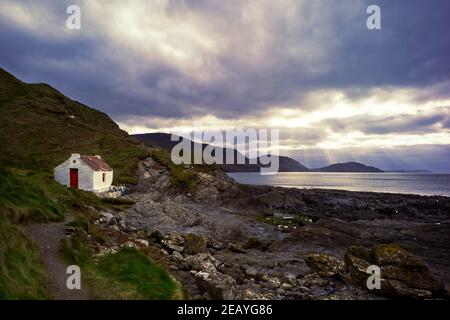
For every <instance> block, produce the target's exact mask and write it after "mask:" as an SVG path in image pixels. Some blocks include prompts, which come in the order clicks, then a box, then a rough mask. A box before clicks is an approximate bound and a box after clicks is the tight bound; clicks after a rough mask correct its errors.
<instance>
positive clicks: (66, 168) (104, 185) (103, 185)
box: [54, 153, 113, 192]
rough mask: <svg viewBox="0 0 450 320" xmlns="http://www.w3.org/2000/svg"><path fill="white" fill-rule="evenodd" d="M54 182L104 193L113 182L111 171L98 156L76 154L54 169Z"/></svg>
mask: <svg viewBox="0 0 450 320" xmlns="http://www.w3.org/2000/svg"><path fill="white" fill-rule="evenodd" d="M54 174H55V180H56V181H58V182H59V183H61V184H62V185H65V186H66V187H70V188H76V189H82V190H86V191H94V192H105V191H108V190H109V187H110V186H111V184H112V181H113V170H112V169H111V167H110V166H109V165H108V164H107V163H106V162H105V161H103V160H102V158H101V157H100V156H82V155H80V154H78V153H74V154H72V156H71V157H70V158H69V159H67V160H66V161H64V162H63V163H61V164H60V165H59V166H57V167H56V168H55V169H54Z"/></svg>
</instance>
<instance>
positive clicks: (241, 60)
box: [0, 0, 450, 119]
mask: <svg viewBox="0 0 450 320" xmlns="http://www.w3.org/2000/svg"><path fill="white" fill-rule="evenodd" d="M18 2H19V3H20V1H18ZM25 3H26V2H25ZM28 3H29V2H28ZM243 3H244V4H245V2H243ZM369 4H378V5H380V6H381V9H382V28H383V29H382V30H381V31H368V30H367V28H366V26H365V21H366V18H367V15H366V13H365V8H366V7H367V6H368V5H369ZM42 5H43V6H48V7H50V10H51V11H57V12H58V17H61V19H63V17H64V10H63V9H64V8H65V7H62V9H59V7H57V5H56V4H55V3H54V2H46V1H44V2H42ZM355 8H356V9H355ZM296 10H298V12H293V13H292V12H283V11H278V12H274V15H278V16H277V17H275V18H274V19H272V20H270V21H268V22H267V25H265V24H262V25H256V26H255V28H262V27H264V28H265V29H264V31H265V32H267V33H268V34H269V35H268V36H270V37H271V38H272V39H273V42H272V43H270V45H269V46H268V47H264V48H262V49H261V50H262V51H263V52H262V58H261V61H260V62H259V63H260V65H259V66H257V67H255V66H253V65H252V63H251V62H252V59H254V57H253V56H252V51H251V50H252V48H254V47H255V46H258V43H257V41H259V39H257V38H255V39H252V38H251V37H249V38H248V39H247V38H245V39H244V40H245V41H240V39H239V36H240V33H239V30H242V33H244V32H245V31H246V30H245V29H246V28H247V29H248V28H251V26H250V25H247V24H246V23H245V22H244V21H243V18H242V17H243V14H242V11H241V8H240V6H239V5H236V4H235V3H232V4H231V3H229V4H224V2H223V1H221V2H215V1H196V2H191V1H189V2H187V1H172V2H170V5H169V6H168V7H167V14H168V15H175V14H180V13H183V12H188V13H189V12H190V13H192V12H193V13H199V14H201V15H203V16H204V17H205V19H211V20H214V21H215V22H214V23H215V25H216V26H217V28H218V30H219V33H221V34H222V35H223V36H225V37H227V36H229V37H230V39H229V42H230V47H229V48H228V50H226V51H224V52H221V53H220V54H219V55H218V56H217V57H216V58H215V62H216V63H218V65H219V66H220V67H221V68H223V69H224V70H226V71H227V75H226V76H225V77H224V78H221V79H218V80H217V79H216V80H213V81H209V82H208V81H207V82H199V81H197V80H195V77H194V76H195V75H193V76H192V77H191V76H189V75H186V74H185V73H181V72H180V71H179V70H178V69H177V68H176V67H174V66H173V65H170V64H165V63H164V62H161V63H159V64H157V63H156V62H152V61H150V60H151V59H152V58H151V57H150V58H149V59H150V60H149V61H145V60H142V61H139V59H142V57H140V58H136V60H138V62H139V63H141V64H142V69H141V70H139V72H138V74H137V75H136V76H135V77H130V76H129V72H128V63H130V62H132V61H133V60H134V57H133V52H132V51H130V52H128V53H127V54H126V55H124V52H127V51H126V48H117V50H118V51H117V52H118V55H117V56H114V55H107V54H105V53H106V52H108V50H109V51H111V50H112V51H114V50H115V48H110V47H108V45H109V44H108V42H107V40H108V39H107V38H104V37H101V36H98V33H96V32H95V31H96V30H90V29H89V27H90V25H88V26H87V27H86V29H87V30H84V31H83V32H85V33H82V34H81V36H80V37H79V38H76V37H69V36H68V37H67V39H66V38H62V39H61V38H52V37H51V36H48V37H46V36H45V35H41V36H36V35H35V34H33V33H32V32H31V31H24V30H23V29H20V28H19V27H16V26H15V25H13V24H12V23H11V22H8V21H7V20H3V21H2V22H0V24H1V25H0V27H1V31H0V41H1V43H2V50H1V52H0V61H1V66H2V67H5V68H7V69H8V70H10V71H12V72H14V73H15V74H17V75H18V76H21V77H23V78H25V79H26V80H28V81H39V82H48V83H50V84H52V85H54V86H56V87H57V88H59V89H61V90H62V91H63V92H65V93H67V94H68V95H70V96H72V97H74V98H77V99H79V100H82V101H83V102H85V103H88V104H90V105H93V106H96V107H99V108H100V109H102V110H103V111H106V112H108V113H109V114H110V115H112V116H113V117H114V118H115V119H126V118H127V117H129V116H161V117H177V118H186V117H192V116H198V115H204V114H214V115H217V116H219V117H224V118H235V117H239V116H242V115H248V114H258V113H260V112H263V111H264V110H265V109H266V108H268V107H271V106H273V105H278V106H283V105H291V104H293V103H295V104H300V105H301V104H302V101H303V98H304V96H305V94H307V93H309V92H312V91H315V90H320V89H340V90H344V91H345V92H346V93H347V94H348V95H349V96H350V97H352V96H354V97H360V96H362V95H364V94H367V92H368V91H369V90H370V89H372V88H374V87H424V86H430V85H433V84H438V83H442V82H445V81H448V80H450V37H448V30H449V29H450V20H449V19H448V13H449V12H450V2H449V1H447V0H435V1H422V0H403V1H388V0H384V1H381V0H378V1H372V0H371V1H368V0H363V1H360V2H357V3H356V4H355V1H353V0H344V1H339V2H337V1H332V0H319V1H305V2H304V3H302V4H301V5H300V6H299V7H298V8H297V9H296ZM288 13H291V14H294V16H295V17H297V19H293V20H294V21H296V23H292V21H293V20H288V19H287V15H288ZM284 15H286V17H284ZM98 18H99V19H108V17H107V16H106V17H98ZM297 20H298V21H297ZM269 22H270V23H269ZM57 27H58V28H60V27H61V26H55V28H57ZM94 27H95V26H94V25H92V28H94ZM255 32H258V30H255ZM322 47H323V51H324V52H323V53H324V54H325V55H324V57H322V58H320V59H319V58H316V57H315V56H316V55H317V54H318V53H319V54H320V53H321V52H320V51H321V48H322ZM130 50H132V49H130ZM292 52H293V53H292ZM118 56H119V57H120V58H117V57H118ZM153 63H154V64H156V66H155V65H152V64H153ZM147 65H152V66H151V67H149V66H147ZM165 81H168V82H170V83H171V85H170V86H166V87H164V86H161V83H162V82H165ZM446 93H448V90H446ZM441 94H442V92H441Z"/></svg>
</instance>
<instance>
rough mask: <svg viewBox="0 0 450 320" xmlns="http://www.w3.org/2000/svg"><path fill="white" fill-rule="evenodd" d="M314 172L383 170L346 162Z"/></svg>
mask: <svg viewBox="0 0 450 320" xmlns="http://www.w3.org/2000/svg"><path fill="white" fill-rule="evenodd" d="M312 171H317V172H383V171H382V170H380V169H378V168H375V167H370V166H366V165H365V164H362V163H358V162H346V163H335V164H330V165H329V166H326V167H323V168H318V169H313V170H312Z"/></svg>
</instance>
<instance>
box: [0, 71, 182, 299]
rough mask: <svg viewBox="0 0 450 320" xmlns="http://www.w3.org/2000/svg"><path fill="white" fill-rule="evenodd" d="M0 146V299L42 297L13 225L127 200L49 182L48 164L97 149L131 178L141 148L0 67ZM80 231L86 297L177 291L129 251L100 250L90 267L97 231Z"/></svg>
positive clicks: (34, 256)
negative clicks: (88, 291)
mask: <svg viewBox="0 0 450 320" xmlns="http://www.w3.org/2000/svg"><path fill="white" fill-rule="evenodd" d="M0 146H1V152H0V300H1V299H46V298H48V297H49V292H47V291H46V289H45V288H46V286H45V276H44V275H45V270H44V266H43V264H42V261H41V257H40V256H39V253H38V251H37V249H36V247H35V246H34V245H33V243H32V242H31V241H29V239H27V238H26V237H25V236H24V234H23V233H22V231H21V224H23V223H30V222H49V221H60V220H62V219H63V218H64V214H65V213H66V212H67V211H68V210H71V211H72V212H74V213H75V214H77V215H78V216H84V214H85V210H86V208H87V206H91V207H95V208H97V209H101V208H104V207H108V208H110V209H113V208H122V207H123V206H128V205H130V203H128V202H126V201H125V202H124V201H118V200H120V199H118V200H117V201H108V200H102V199H99V198H97V197H96V196H95V195H94V194H92V193H89V192H84V191H81V190H74V189H68V188H66V187H64V186H62V185H60V184H58V183H57V182H55V181H54V179H53V168H54V167H55V166H56V165H58V164H59V163H61V162H62V161H64V160H66V159H67V158H68V157H69V156H70V154H71V153H81V154H90V155H92V154H100V155H101V156H102V157H103V159H104V160H105V161H106V162H108V163H109V164H110V165H111V166H112V168H113V169H114V183H115V184H120V183H128V184H133V183H135V182H137V177H136V174H135V169H136V167H137V163H138V161H139V160H140V159H142V158H144V157H146V156H148V155H149V153H148V151H147V150H146V148H145V147H143V146H142V145H141V144H140V142H138V141H137V140H135V139H133V138H131V137H129V136H128V134H127V133H126V132H124V131H122V130H120V128H119V127H118V126H117V125H116V124H115V123H114V122H113V121H112V120H111V119H110V118H109V117H108V116H107V115H106V114H104V113H102V112H99V111H97V110H94V109H92V108H89V107H87V106H85V105H82V104H80V103H78V102H75V101H72V100H70V99H68V98H67V97H65V96H64V95H62V94H61V93H59V92H58V91H56V90H55V89H53V88H51V87H49V86H48V85H45V84H25V83H23V82H21V81H20V80H18V79H16V78H15V77H13V76H12V75H11V74H9V73H7V72H6V71H4V70H2V69H0ZM77 230H78V229H77ZM84 231H85V232H84V233H83V234H84V235H85V236H86V237H87V236H90V237H89V238H87V239H84V241H79V245H80V246H82V247H83V248H85V249H86V251H85V252H84V255H82V257H83V259H85V261H84V262H83V261H79V262H80V263H85V264H86V265H88V266H89V267H90V270H91V271H92V272H90V273H89V274H90V275H91V278H90V280H89V282H90V283H89V284H90V287H92V288H96V289H97V291H98V292H94V296H93V297H94V298H96V297H97V298H114V299H117V298H135V299H161V298H176V297H181V295H180V292H181V291H180V290H181V289H180V288H179V286H178V284H176V283H175V282H174V281H173V280H172V278H171V277H170V276H169V274H168V273H167V272H166V271H165V270H164V268H162V267H159V266H157V265H154V264H153V263H152V261H151V260H150V259H149V258H148V257H147V256H145V255H144V254H143V253H141V252H139V251H137V250H135V251H123V252H122V251H121V252H118V253H117V254H116V255H112V256H108V257H105V259H104V260H101V261H100V262H101V263H102V268H101V269H100V268H98V267H97V262H95V263H94V262H93V261H92V259H91V257H90V251H89V250H90V248H89V241H88V240H89V239H94V240H95V239H97V238H99V239H100V238H101V237H102V236H104V235H103V234H102V233H101V230H98V228H94V227H93V226H92V227H90V228H87V230H84ZM71 249H73V248H71ZM77 262H78V261H77ZM130 271H132V272H133V274H132V275H131V276H130V274H129V272H130Z"/></svg>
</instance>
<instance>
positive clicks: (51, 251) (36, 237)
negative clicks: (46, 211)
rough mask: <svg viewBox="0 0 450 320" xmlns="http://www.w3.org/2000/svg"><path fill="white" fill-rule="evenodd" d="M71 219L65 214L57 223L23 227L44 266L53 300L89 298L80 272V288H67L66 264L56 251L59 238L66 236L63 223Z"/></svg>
mask: <svg viewBox="0 0 450 320" xmlns="http://www.w3.org/2000/svg"><path fill="white" fill-rule="evenodd" d="M72 219H73V217H72V216H66V219H65V221H63V222H57V223H46V224H33V225H30V226H27V227H25V228H24V232H25V234H26V235H27V236H28V237H29V238H30V239H31V240H32V241H33V242H34V243H35V245H36V246H37V248H38V250H39V253H40V254H41V257H42V260H43V262H44V265H45V268H46V278H47V286H48V288H47V289H48V291H49V292H50V295H51V298H52V299H54V300H89V294H88V291H87V288H85V286H84V283H83V273H82V274H81V290H69V289H68V288H67V286H66V281H67V278H68V276H69V274H67V273H66V270H67V267H68V264H67V263H65V262H63V261H62V260H61V259H60V257H59V253H58V249H59V243H60V241H61V239H64V238H65V237H66V233H65V224H66V223H68V222H70V221H71V220H72Z"/></svg>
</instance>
